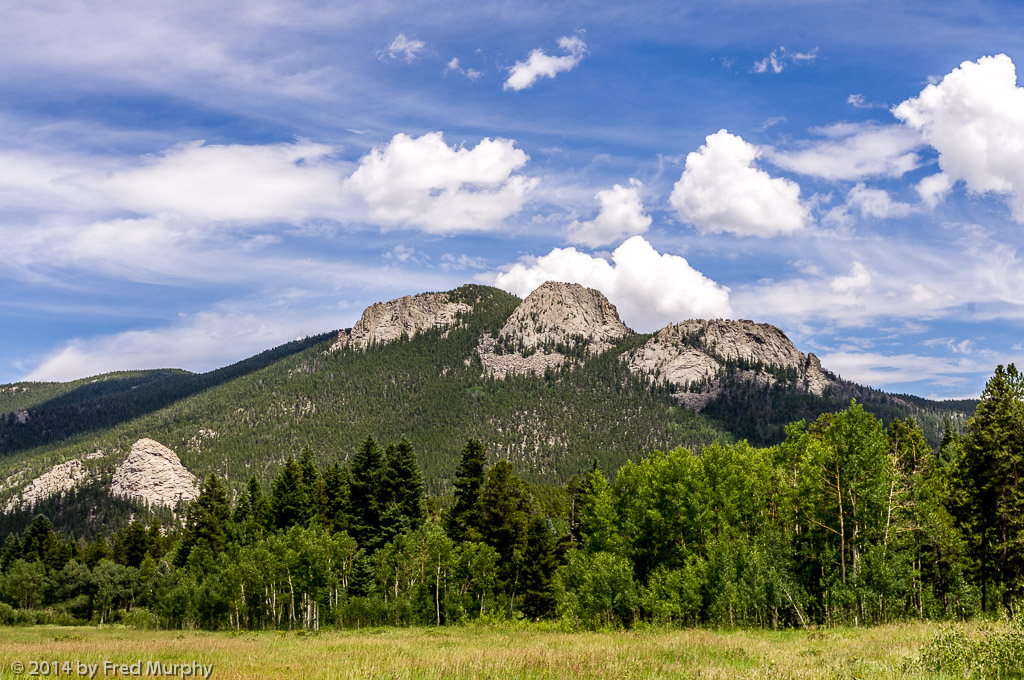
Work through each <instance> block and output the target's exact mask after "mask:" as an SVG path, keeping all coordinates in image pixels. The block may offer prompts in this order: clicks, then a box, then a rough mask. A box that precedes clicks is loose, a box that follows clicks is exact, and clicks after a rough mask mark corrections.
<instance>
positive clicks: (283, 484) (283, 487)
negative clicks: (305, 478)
mask: <svg viewBox="0 0 1024 680" xmlns="http://www.w3.org/2000/svg"><path fill="white" fill-rule="evenodd" d="M270 507H271V516H272V517H273V522H272V524H273V526H274V527H276V528H278V529H287V528H289V527H292V526H295V525H296V524H305V523H306V521H307V520H308V519H309V517H308V515H307V514H306V513H307V511H308V510H309V500H308V499H307V498H306V487H305V485H304V484H303V483H302V467H301V466H300V465H299V463H298V462H296V460H295V459H294V458H292V457H291V456H288V460H287V461H285V464H284V467H283V468H282V469H281V472H280V473H278V475H277V478H276V479H275V480H274V492H273V495H272V496H271V500H270Z"/></svg>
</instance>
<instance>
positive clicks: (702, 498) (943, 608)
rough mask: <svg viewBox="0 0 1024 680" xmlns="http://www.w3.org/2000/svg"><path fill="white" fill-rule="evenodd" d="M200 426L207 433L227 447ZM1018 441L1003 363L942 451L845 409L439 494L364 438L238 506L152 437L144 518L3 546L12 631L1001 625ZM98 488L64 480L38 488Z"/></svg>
mask: <svg viewBox="0 0 1024 680" xmlns="http://www.w3.org/2000/svg"><path fill="white" fill-rule="evenodd" d="M640 346H641V345H640V344H639V343H635V344H634V345H632V349H636V348H638V347H640ZM520 356H521V355H520ZM600 356H601V355H598V356H597V357H596V358H595V357H590V356H589V355H585V354H582V353H581V354H579V355H578V357H587V358H586V363H590V362H591V361H597V360H600ZM546 370H547V369H546ZM562 370H563V369H561V368H560V369H559V371H558V373H557V375H561V374H562ZM576 370H578V369H576ZM741 370H754V369H751V368H743V369H741ZM755 372H756V371H755ZM570 373H571V371H570ZM557 375H556V376H549V377H548V378H545V379H544V380H546V381H551V384H557V381H558V379H559V378H558V377H557ZM776 379H777V380H779V381H780V382H781V380H782V378H780V377H776ZM542 396H543V395H542ZM210 432H212V431H207V433H206V434H204V435H203V437H201V438H200V439H201V440H202V441H206V440H216V438H217V437H219V436H222V435H219V434H210ZM197 448H202V447H201V446H198V444H197ZM1022 448H1024V377H1022V376H1021V375H1020V374H1018V373H1017V371H1016V369H1015V368H1014V367H1013V366H1010V367H1009V368H1008V369H1003V367H999V369H998V370H997V371H996V374H995V376H994V377H993V378H992V379H991V380H990V381H989V384H988V386H987V387H986V390H985V392H984V394H983V399H982V401H981V402H980V403H979V405H978V407H977V409H976V410H975V413H974V415H973V416H972V417H971V418H970V419H969V420H968V421H967V423H966V433H965V434H963V435H961V433H960V431H959V428H957V427H954V425H953V424H952V421H951V420H947V421H946V426H945V428H944V433H943V436H942V440H941V442H940V444H939V446H938V447H933V446H932V445H930V444H929V443H928V442H927V440H926V439H925V437H924V433H923V432H922V430H921V429H920V427H919V426H918V424H917V422H916V421H914V420H913V419H907V420H902V419H896V420H893V421H892V422H891V423H890V424H889V425H888V427H885V426H884V425H883V424H882V422H881V421H880V420H878V419H877V418H876V417H874V416H873V415H871V414H870V413H869V412H867V410H865V408H864V407H863V406H862V405H860V404H857V403H856V402H854V403H852V404H851V405H850V406H849V407H848V408H846V409H843V410H840V411H838V412H835V413H825V414H823V415H821V416H819V417H818V418H817V419H815V420H813V421H811V422H810V423H808V422H805V421H800V422H797V423H795V424H792V425H790V426H788V427H786V428H785V436H784V438H783V440H782V441H781V442H780V443H779V444H777V445H774V446H770V447H766V448H755V447H753V446H751V445H750V444H748V443H747V442H745V441H740V442H738V443H712V444H709V445H707V446H704V447H702V448H700V449H698V450H696V451H691V450H689V449H686V448H683V447H677V448H674V449H672V450H670V451H668V452H667V453H661V452H658V451H655V452H653V453H651V454H650V455H647V456H641V457H638V458H637V460H636V461H631V462H627V463H625V464H624V465H623V466H621V467H620V468H618V470H617V472H616V473H615V474H614V475H612V478H611V479H609V477H608V476H606V473H605V471H604V470H602V468H601V467H600V465H599V464H598V463H597V462H596V461H594V462H592V463H591V464H590V466H589V469H588V470H587V471H586V472H583V473H582V474H578V475H572V476H570V477H569V478H568V480H567V481H566V482H565V483H564V484H561V485H558V486H555V485H546V486H531V484H529V483H528V482H527V481H526V480H524V479H522V478H521V477H520V476H519V474H517V470H516V466H515V465H514V464H513V463H511V462H509V461H508V460H498V461H497V462H493V463H490V461H492V460H493V459H494V456H493V454H489V452H488V451H487V450H486V449H485V447H484V445H483V444H482V443H481V442H479V441H478V440H476V439H472V438H470V439H469V440H468V441H466V442H465V443H464V444H463V446H462V447H461V450H460V451H458V452H456V455H455V469H454V472H453V475H452V483H451V485H450V488H451V490H452V491H451V493H450V495H448V496H445V497H443V498H438V497H432V498H431V497H428V496H427V493H426V485H425V484H424V478H423V474H422V470H421V468H420V465H419V463H418V462H417V459H418V457H419V456H418V455H417V451H416V450H415V448H414V446H413V444H412V443H411V442H410V440H409V439H407V438H404V437H398V438H396V439H394V440H393V441H391V442H390V443H388V444H386V445H381V444H380V443H378V442H377V441H376V440H375V439H374V438H372V437H365V438H364V439H363V440H362V441H361V442H360V443H359V444H358V445H357V446H356V448H355V449H354V450H353V452H352V455H351V456H349V458H348V460H347V463H346V464H342V463H340V462H339V461H338V460H331V461H327V460H323V459H321V458H319V457H318V456H317V455H316V453H314V451H313V450H312V449H310V448H308V447H307V448H303V449H302V450H301V452H300V454H299V456H298V457H297V458H296V457H292V456H290V455H289V456H287V457H286V459H285V461H284V463H283V465H281V466H279V468H278V470H277V472H276V473H275V475H274V476H273V477H272V478H269V479H268V480H267V482H268V483H267V485H266V488H267V491H266V492H265V491H264V484H263V483H261V476H260V475H259V474H256V471H255V470H254V471H253V472H252V473H251V474H250V476H249V477H248V479H247V480H246V481H245V482H244V483H243V484H242V485H241V487H240V488H239V489H238V490H237V493H235V494H234V498H232V495H233V494H232V492H231V490H229V488H228V486H227V485H226V484H225V483H224V480H223V479H222V478H221V477H220V476H218V475H217V474H209V475H207V476H206V478H205V480H204V481H203V482H202V483H201V484H200V485H199V487H198V488H197V487H196V486H195V480H194V478H193V477H192V476H191V474H190V473H189V472H188V471H187V470H185V468H184V467H183V466H182V465H181V463H180V461H179V460H178V458H177V456H176V455H175V454H174V452H173V451H171V450H170V449H168V448H166V447H164V446H162V445H161V444H159V443H158V442H156V441H153V440H150V439H143V440H140V441H138V442H136V444H135V445H134V446H133V447H132V450H131V453H130V454H129V455H128V456H127V457H126V458H125V459H124V460H123V461H121V462H119V463H118V464H117V467H116V469H115V471H114V473H113V475H112V479H111V480H110V489H111V490H112V493H114V494H115V495H116V496H117V498H119V499H120V500H119V502H121V503H126V504H134V505H132V507H133V508H135V509H136V510H139V512H138V513H137V514H136V515H135V518H134V521H132V522H131V523H129V524H126V525H122V527H121V528H119V529H116V530H115V529H113V528H112V527H111V528H108V529H106V530H105V531H102V532H100V533H98V534H97V535H95V537H94V538H92V539H91V540H85V539H83V538H74V537H73V536H71V535H69V534H67V533H66V532H55V531H54V530H53V526H52V523H51V521H50V519H49V518H48V517H46V516H44V515H41V514H40V515H36V517H35V518H34V519H33V520H32V521H31V523H30V524H29V525H28V526H27V527H26V528H25V529H24V530H21V531H13V532H9V533H8V534H7V535H6V538H4V539H3V542H2V547H0V623H7V624H19V623H51V624H52V623H57V624H73V623H86V622H94V623H99V624H102V623H104V622H112V621H114V622H121V623H124V624H126V625H129V626H138V627H145V628H155V627H166V628H186V627H188V628H195V627H201V628H208V629H224V628H228V629H234V630H238V629H249V630H255V629H305V630H316V629H319V628H321V627H324V626H338V627H346V626H351V627H361V626H367V625H411V624H417V625H438V626H440V625H446V624H453V623H455V624H457V623H464V622H468V621H473V620H482V621H484V622H494V621H497V620H503V619H511V620H522V619H528V620H540V619H558V620H559V621H560V622H561V627H562V628H568V629H574V628H609V627H612V628H619V627H627V628H628V627H631V626H634V625H636V624H637V623H640V622H651V623H656V624H660V625H675V626H691V625H706V624H711V625H727V626H755V627H763V628H780V627H807V626H819V625H836V624H842V625H851V624H852V625H865V624H875V623H885V622H892V621H899V620H905V619H922V618H929V619H941V620H945V619H951V618H964V617H970V616H974V615H977V614H981V613H983V612H984V613H987V614H989V615H998V614H1000V613H1005V612H1008V611H1009V612H1012V611H1013V607H1014V603H1016V602H1019V598H1020V597H1021V595H1024V525H1022V524H1021V523H1020V521H1019V518H1020V517H1021V516H1022V515H1024V495H1021V494H1020V493H1016V492H1015V484H1016V482H1015V479H1016V475H1015V474H1014V471H1015V469H1016V466H1017V465H1019V460H1018V457H1019V452H1020V451H1021V450H1022ZM76 460H77V459H76ZM102 460H103V458H100V457H93V458H89V459H88V460H87V462H88V463H89V465H95V464H97V463H96V461H102ZM82 469H84V470H85V471H84V472H83V471H82ZM102 474H103V473H102V472H101V471H99V470H93V469H91V468H89V467H88V466H87V465H86V463H81V464H80V465H70V466H67V467H65V468H61V469H60V472H59V474H58V475H57V476H56V477H54V478H52V479H50V480H48V481H47V482H46V483H45V484H42V483H41V484H38V485H35V486H33V487H32V491H31V493H41V492H40V489H41V488H42V487H43V486H46V485H49V486H51V487H55V486H60V485H61V484H63V483H64V482H63V481H62V480H64V479H65V478H66V477H69V476H74V475H79V477H81V476H82V475H84V476H85V477H89V476H90V475H96V476H97V479H102ZM154 479H159V483H156V482H155V481H154ZM100 483H101V482H99V481H97V482H95V483H94V484H93V486H90V487H87V488H91V489H97V488H99V484H100ZM83 488H85V487H79V486H76V485H71V486H70V487H68V488H66V489H65V490H64V491H63V492H55V493H54V494H53V495H51V496H49V497H48V498H47V499H45V500H43V501H40V502H39V503H37V504H36V506H37V508H38V507H41V504H46V503H52V502H53V499H54V498H58V497H60V494H61V493H63V494H64V498H65V500H66V501H69V503H70V505H72V506H75V507H78V508H81V509H82V510H83V511H84V510H85V508H87V507H89V504H90V503H95V504H96V505H97V506H99V505H102V504H103V503H102V501H101V499H100V497H99V496H96V495H90V494H91V493H92V492H88V493H87V492H85V491H83ZM23 495H24V494H23ZM175 498H179V499H181V500H182V501H184V500H185V499H187V498H191V499H192V500H191V501H189V502H187V503H184V502H177V503H174V502H173V501H174V499H175ZM13 502H14V504H15V505H17V504H18V502H19V501H17V500H16V499H15V500H14V501H13ZM147 505H148V506H149V507H150V508H158V511H156V512H151V513H148V514H147V513H143V512H141V508H142V507H145V506H147ZM172 505H173V507H172ZM52 507H60V506H59V505H57V506H52ZM95 507H96V506H94V508H95ZM93 511H94V510H93ZM15 512H24V510H20V511H15ZM175 512H176V513H178V515H177V517H175V516H174V515H173V513H175ZM119 517H120V516H119V515H117V514H116V513H114V514H110V515H107V516H106V518H107V519H108V520H115V519H118V518H119ZM177 520H183V522H182V523H179V522H178V521H177ZM168 528H170V530H168Z"/></svg>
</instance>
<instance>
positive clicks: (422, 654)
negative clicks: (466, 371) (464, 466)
mask: <svg viewBox="0 0 1024 680" xmlns="http://www.w3.org/2000/svg"><path fill="white" fill-rule="evenodd" d="M967 628H968V629H970V628H971V626H967ZM935 633H936V626H935V624H929V623H913V624H898V625H887V626H876V627H870V628H857V629H852V628H846V629H822V630H817V631H778V632H773V631H761V630H741V631H714V630H705V629H691V630H667V629H649V630H639V631H629V632H621V631H620V632H603V633H601V632H598V633H566V632H559V631H556V630H550V629H541V628H537V627H532V626H526V627H521V628H511V627H492V626H486V625H477V626H469V627H454V626H453V627H449V628H441V629H434V628H376V629H363V630H361V631H327V632H321V633H319V634H309V635H303V634H300V633H283V632H260V633H246V632H243V633H239V634H234V633H228V632H200V631H140V630H132V629H128V628H123V627H119V626H106V627H104V628H102V629H100V628H93V627H77V628H69V627H47V626H35V627H25V628H3V629H0V667H2V672H0V677H2V678H17V677H26V676H27V675H28V671H29V670H31V669H30V668H29V664H30V662H31V661H32V660H36V661H43V660H47V661H50V662H51V663H52V662H54V661H57V662H61V663H63V662H64V661H70V662H72V664H74V663H77V662H82V663H87V664H99V669H100V670H99V671H98V672H97V673H96V676H95V677H104V674H103V662H104V661H107V660H110V661H113V662H115V663H128V664H131V663H134V662H136V661H139V660H141V661H142V663H143V667H144V666H145V664H146V663H147V662H149V661H161V662H164V663H179V664H190V663H192V662H194V661H195V662H199V663H201V664H212V665H213V672H212V674H211V676H210V677H211V678H217V679H218V680H234V679H241V678H302V677H309V678H312V677H316V678H352V679H356V678H359V679H360V680H362V679H367V678H369V679H377V678H380V679H382V680H384V679H387V680H392V679H395V680H403V679H414V678H453V679H454V678H474V679H475V678H516V679H530V678H538V679H539V678H581V679H583V678H594V679H599V678H600V679H603V678H617V679H624V678H701V679H702V680H710V679H713V678H723V679H724V678H863V679H865V680H866V679H869V678H933V677H936V675H935V673H934V672H933V671H928V670H926V669H924V668H922V667H921V666H920V664H918V663H917V659H918V656H919V654H920V652H921V650H922V647H923V646H924V645H926V644H927V643H928V642H929V641H930V640H932V638H933V637H934V635H935ZM18 661H20V662H21V663H23V664H26V670H25V671H24V672H22V673H21V674H20V675H17V674H15V673H13V672H12V663H14V662H18ZM62 675H63V676H64V677H79V676H77V674H76V673H72V674H70V676H69V675H68V674H67V673H62ZM54 676H55V674H54V673H52V672H51V673H50V674H49V677H54ZM106 677H111V676H110V675H107V676H106Z"/></svg>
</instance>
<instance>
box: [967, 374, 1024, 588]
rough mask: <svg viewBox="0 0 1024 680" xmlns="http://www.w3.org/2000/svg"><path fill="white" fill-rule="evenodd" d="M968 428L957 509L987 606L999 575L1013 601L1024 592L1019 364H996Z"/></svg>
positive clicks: (1023, 386) (1023, 417) (1023, 384)
mask: <svg viewBox="0 0 1024 680" xmlns="http://www.w3.org/2000/svg"><path fill="white" fill-rule="evenodd" d="M967 429H968V432H967V436H965V437H964V438H963V455H962V457H961V458H960V460H959V461H958V462H957V466H956V470H955V471H954V473H953V477H954V482H955V485H956V486H957V487H958V493H957V494H956V498H958V502H956V503H955V504H954V507H953V508H951V510H952V512H953V514H954V515H955V516H956V517H957V520H958V523H959V524H960V526H961V527H962V529H963V532H964V536H965V538H966V539H967V540H968V541H969V542H970V543H971V544H972V546H973V548H974V549H973V550H972V552H973V553H974V554H976V555H977V556H978V566H979V580H980V581H981V585H982V603H983V604H982V607H983V608H987V607H988V605H989V600H988V585H989V583H990V582H991V581H992V580H993V578H994V579H995V580H996V581H997V582H998V583H1000V584H1001V585H1002V586H1004V590H1003V593H1004V605H1006V606H1009V605H1010V602H1011V601H1012V599H1013V598H1015V597H1017V596H1019V595H1020V594H1021V593H1022V592H1024V480H1022V479H1021V476H1022V475H1024V376H1022V375H1021V374H1020V373H1019V372H1018V371H1017V368H1016V367H1015V366H1014V365H1013V364H1010V365H1009V366H1008V367H1006V368H1005V369H1004V368H1003V367H1002V366H998V367H997V368H996V372H995V375H993V376H992V378H991V379H990V380H989V381H988V383H987V384H986V385H985V390H984V391H983V392H982V395H981V403H979V404H978V407H977V409H975V411H974V416H973V417H971V419H970V420H969V421H968V423H967Z"/></svg>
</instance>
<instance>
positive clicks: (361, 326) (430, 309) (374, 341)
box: [331, 293, 471, 350]
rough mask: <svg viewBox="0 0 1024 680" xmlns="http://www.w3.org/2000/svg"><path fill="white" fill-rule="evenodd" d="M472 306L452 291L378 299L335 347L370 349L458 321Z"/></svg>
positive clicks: (341, 334) (342, 333)
mask: <svg viewBox="0 0 1024 680" xmlns="http://www.w3.org/2000/svg"><path fill="white" fill-rule="evenodd" d="M470 309H471V307H470V306H469V305H467V304H466V303H464V302H454V301H452V299H451V297H450V296H449V294H448V293H420V294H419V295H406V296H405V297H400V298H398V299H397V300H390V301H389V302H376V303H374V304H372V305H370V306H369V307H367V308H366V309H365V310H363V315H362V317H361V318H360V319H359V321H357V322H356V325H355V326H353V327H352V329H351V330H348V331H341V332H340V333H339V334H338V339H337V340H336V341H335V343H334V344H333V345H332V346H331V350H337V349H341V348H343V347H353V348H356V349H366V348H367V347H370V346H372V345H383V344H386V343H389V342H394V341H395V340H399V339H401V338H403V337H406V338H412V337H415V336H416V334H417V333H422V332H423V331H427V330H430V329H432V328H439V327H445V326H452V325H454V324H456V323H457V322H458V315H459V314H460V313H464V312H468V311H469V310H470Z"/></svg>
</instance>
